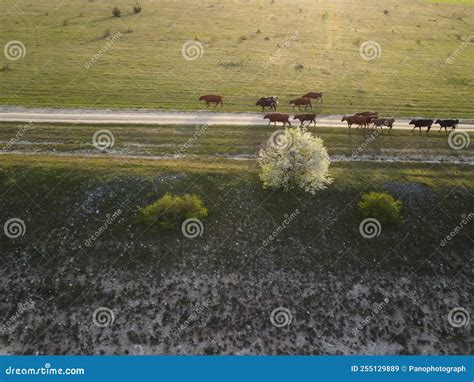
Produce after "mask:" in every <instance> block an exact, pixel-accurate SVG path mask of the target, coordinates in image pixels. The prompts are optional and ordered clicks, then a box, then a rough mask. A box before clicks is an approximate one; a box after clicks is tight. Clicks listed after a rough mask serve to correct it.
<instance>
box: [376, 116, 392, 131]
mask: <svg viewBox="0 0 474 382" xmlns="http://www.w3.org/2000/svg"><path fill="white" fill-rule="evenodd" d="M394 122H395V118H377V119H374V120H373V121H372V123H373V124H374V126H377V127H380V128H382V126H387V127H389V128H390V130H392V127H393V123H394Z"/></svg>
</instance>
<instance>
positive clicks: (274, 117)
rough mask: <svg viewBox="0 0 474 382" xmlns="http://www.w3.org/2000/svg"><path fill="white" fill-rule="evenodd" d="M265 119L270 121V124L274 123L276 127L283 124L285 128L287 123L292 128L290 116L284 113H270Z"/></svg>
mask: <svg viewBox="0 0 474 382" xmlns="http://www.w3.org/2000/svg"><path fill="white" fill-rule="evenodd" d="M263 119H268V124H270V123H272V122H273V123H274V124H275V126H276V123H277V122H282V123H283V126H285V125H286V124H287V123H288V125H289V126H291V123H290V116H289V115H288V114H283V113H268V114H265V116H264V117H263Z"/></svg>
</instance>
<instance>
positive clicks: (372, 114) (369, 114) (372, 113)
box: [354, 111, 379, 118]
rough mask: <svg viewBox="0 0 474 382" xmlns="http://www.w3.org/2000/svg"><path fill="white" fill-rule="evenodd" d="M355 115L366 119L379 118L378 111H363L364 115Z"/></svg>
mask: <svg viewBox="0 0 474 382" xmlns="http://www.w3.org/2000/svg"><path fill="white" fill-rule="evenodd" d="M354 115H362V116H364V117H374V118H378V117H379V113H378V112H376V111H363V112H362V113H355V114H354Z"/></svg>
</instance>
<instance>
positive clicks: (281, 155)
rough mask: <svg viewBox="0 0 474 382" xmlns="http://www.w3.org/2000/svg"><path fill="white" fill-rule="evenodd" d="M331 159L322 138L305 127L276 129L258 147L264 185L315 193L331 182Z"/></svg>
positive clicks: (261, 177)
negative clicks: (260, 146)
mask: <svg viewBox="0 0 474 382" xmlns="http://www.w3.org/2000/svg"><path fill="white" fill-rule="evenodd" d="M330 163H331V161H330V159H329V155H328V153H327V151H326V148H325V147H324V142H323V140H322V139H321V138H317V137H314V136H313V135H312V134H311V133H310V132H309V131H307V130H306V129H300V128H288V129H285V130H277V131H275V132H274V133H273V134H272V135H271V137H270V138H269V140H268V142H267V145H266V147H265V148H264V149H262V150H260V158H259V165H260V179H261V180H262V181H263V187H264V188H282V189H284V190H285V191H288V190H290V189H292V188H301V189H303V190H304V191H306V192H310V193H311V194H315V193H316V191H318V190H322V189H325V188H326V186H327V185H328V184H331V183H332V182H333V179H332V178H331V177H329V175H328V170H329V165H330Z"/></svg>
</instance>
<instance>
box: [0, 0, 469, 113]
mask: <svg viewBox="0 0 474 382" xmlns="http://www.w3.org/2000/svg"><path fill="white" fill-rule="evenodd" d="M133 5H135V2H134V1H125V0H117V1H113V2H112V1H98V0H95V1H89V0H79V1H72V0H65V1H61V2H58V3H57V4H55V3H52V2H46V1H41V2H33V3H32V2H30V1H27V0H19V1H15V3H14V4H12V3H11V2H2V3H0V37H1V41H0V42H1V45H2V46H3V45H5V44H7V42H9V41H11V40H19V41H21V42H22V43H23V44H24V45H25V47H26V55H25V56H24V57H23V58H22V59H20V60H18V61H9V60H7V59H6V58H4V57H2V60H3V63H2V61H0V68H2V67H3V69H2V70H1V71H0V104H1V105H19V106H29V107H31V106H37V107H84V108H158V109H178V110H193V109H199V108H202V105H200V104H199V103H198V101H197V98H198V96H199V95H201V94H206V93H220V94H222V95H223V96H224V102H225V110H227V111H232V110H233V111H240V110H255V107H254V106H253V105H254V103H255V99H256V98H258V97H259V96H262V95H268V94H275V95H278V96H280V99H281V110H286V109H288V105H287V103H288V100H289V99H290V98H294V97H296V96H300V95H302V94H303V93H306V92H307V91H322V92H323V93H324V94H325V98H324V106H323V107H321V106H318V109H319V111H320V112H322V113H324V114H331V113H350V112H352V111H358V110H362V109H376V110H379V111H380V112H381V113H383V114H385V115H395V116H417V115H420V116H421V115H423V116H427V117H428V116H430V117H436V116H440V117H442V116H446V117H448V116H451V117H457V118H473V117H474V112H473V108H472V102H473V100H474V90H473V89H474V87H473V85H474V74H473V71H472V67H473V64H474V55H473V53H472V49H471V47H467V46H465V45H463V41H464V40H465V39H467V38H469V36H470V35H471V34H472V30H473V20H474V17H473V16H474V7H472V1H469V2H467V1H458V2H455V1H449V2H428V1H416V2H414V1H410V0H398V1H377V2H373V1H368V0H361V1H318V2H316V1H309V0H305V1H299V2H298V4H295V3H294V2H292V1H289V0H276V1H265V2H257V1H237V2H236V1H230V0H221V1H211V0H199V1H182V2H170V1H165V0H157V1H153V2H142V8H143V9H142V12H141V13H139V14H134V13H133V11H132V6H133ZM114 6H118V7H119V8H120V9H121V11H122V16H121V17H119V18H115V17H112V13H111V9H112V8H113V7H114ZM237 20H238V21H237ZM119 32H120V35H118V33H119ZM105 36H109V37H108V38H109V39H107V38H106V37H105ZM114 37H115V38H114ZM188 40H192V41H195V40H198V42H199V43H200V44H201V46H202V48H203V50H202V53H203V54H202V57H200V58H198V59H196V60H193V61H191V60H186V59H185V58H183V55H182V52H181V50H182V46H183V44H184V43H185V42H186V41H188ZM365 41H376V42H377V43H378V44H379V45H380V48H381V51H380V56H379V57H378V58H376V59H373V60H370V61H367V60H364V59H363V58H361V56H360V54H359V47H360V45H361V44H362V43H364V42H365ZM96 54H99V56H100V57H99V58H97V60H96V62H95V63H92V64H91V65H90V67H89V68H86V66H87V65H88V63H90V62H91V61H90V60H91V59H92V58H93V57H94V56H95V55H96ZM449 57H452V58H453V59H452V60H451V62H450V63H449V65H446V66H445V67H444V66H443V63H444V62H445V60H446V59H447V58H449Z"/></svg>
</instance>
